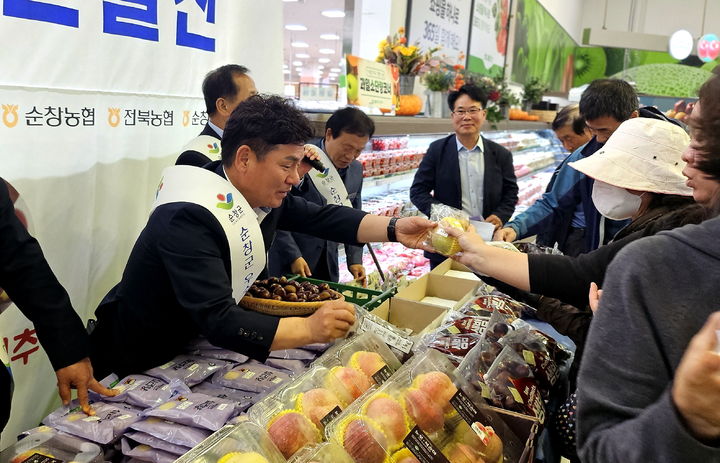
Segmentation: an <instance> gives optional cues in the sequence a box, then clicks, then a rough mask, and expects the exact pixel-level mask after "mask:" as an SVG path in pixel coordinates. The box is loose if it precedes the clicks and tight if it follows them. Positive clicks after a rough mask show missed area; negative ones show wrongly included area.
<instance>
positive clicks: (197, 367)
mask: <svg viewBox="0 0 720 463" xmlns="http://www.w3.org/2000/svg"><path fill="white" fill-rule="evenodd" d="M226 365H228V362H225V361H224V360H215V359H207V358H203V357H197V356H194V355H178V356H177V357H175V358H174V359H172V360H170V361H169V362H167V363H165V364H163V365H160V366H157V367H155V368H151V369H149V370H148V371H146V372H145V374H146V375H150V376H154V377H156V378H160V379H162V380H164V381H166V382H168V383H169V382H171V381H172V380H173V379H179V380H180V381H182V382H183V383H185V384H187V385H188V386H190V387H192V386H194V385H196V384H199V383H201V382H202V381H203V380H204V379H205V378H207V377H208V376H210V375H212V374H213V373H215V372H216V371H218V370H220V369H221V368H223V367H224V366H226Z"/></svg>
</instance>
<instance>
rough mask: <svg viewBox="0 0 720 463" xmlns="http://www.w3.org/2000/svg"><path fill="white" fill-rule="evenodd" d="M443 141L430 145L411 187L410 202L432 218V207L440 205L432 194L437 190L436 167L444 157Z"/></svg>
mask: <svg viewBox="0 0 720 463" xmlns="http://www.w3.org/2000/svg"><path fill="white" fill-rule="evenodd" d="M441 141H442V140H437V141H434V142H433V143H431V144H430V147H429V148H428V150H427V153H425V156H424V157H423V160H422V161H420V166H419V167H418V170H417V172H416V173H415V178H413V183H412V186H410V201H411V202H412V203H413V204H414V205H415V207H417V208H418V210H419V211H420V212H422V213H423V214H425V215H427V216H428V217H430V206H431V205H432V204H433V203H439V201H437V200H436V199H435V198H433V196H432V195H431V194H430V192H432V191H433V190H434V189H435V171H436V168H435V165H436V163H437V162H438V158H439V157H440V156H441V155H442V147H443V144H442V143H441Z"/></svg>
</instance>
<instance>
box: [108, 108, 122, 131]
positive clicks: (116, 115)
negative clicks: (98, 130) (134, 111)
mask: <svg viewBox="0 0 720 463" xmlns="http://www.w3.org/2000/svg"><path fill="white" fill-rule="evenodd" d="M108 124H110V127H117V126H118V125H120V108H108Z"/></svg>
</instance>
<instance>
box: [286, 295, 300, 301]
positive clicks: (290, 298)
mask: <svg viewBox="0 0 720 463" xmlns="http://www.w3.org/2000/svg"><path fill="white" fill-rule="evenodd" d="M285 299H286V300H287V301H288V302H298V297H297V294H296V293H288V294H287V296H286V297H285Z"/></svg>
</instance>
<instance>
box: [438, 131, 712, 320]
mask: <svg viewBox="0 0 720 463" xmlns="http://www.w3.org/2000/svg"><path fill="white" fill-rule="evenodd" d="M689 142H690V138H689V137H688V135H687V134H686V133H685V131H683V130H682V129H681V128H679V127H678V126H676V125H674V124H670V123H668V122H665V121H660V120H654V119H647V118H633V119H629V120H627V121H625V122H623V123H622V125H620V127H619V128H618V129H617V131H616V132H615V133H614V134H613V135H612V136H611V137H610V138H609V139H608V141H607V143H606V144H605V146H604V147H603V149H601V150H600V151H598V152H597V153H595V155H593V156H591V157H589V158H587V159H584V160H582V161H577V162H574V163H572V164H570V165H571V166H573V167H575V168H577V169H578V170H580V171H582V172H583V173H585V174H587V175H588V176H590V177H593V178H595V179H596V182H595V185H596V188H595V190H594V191H593V200H594V201H595V202H596V206H597V207H598V210H600V212H601V213H603V214H609V215H611V216H613V218H632V219H633V221H632V222H631V223H630V224H629V225H628V226H627V227H625V228H624V229H623V230H621V231H620V232H619V233H618V235H616V237H615V241H613V242H612V243H610V244H609V245H606V246H601V247H600V248H598V249H597V250H595V251H593V252H590V253H587V254H581V255H580V256H577V257H569V256H559V255H549V254H531V255H528V254H520V253H515V252H512V251H508V250H506V249H501V248H497V247H493V246H490V245H487V244H486V243H485V242H484V241H482V239H481V238H480V237H479V236H477V235H476V234H474V233H464V234H462V235H461V236H459V241H460V246H461V247H462V248H463V252H462V253H461V254H460V255H458V256H456V257H455V259H456V260H458V261H460V262H461V263H463V264H465V265H468V266H469V267H471V268H473V269H475V270H476V271H478V272H479V273H483V274H485V275H488V276H490V277H492V278H495V279H497V280H499V281H501V282H504V283H507V284H509V285H511V286H514V287H516V288H518V289H521V290H524V291H532V292H533V293H537V294H543V295H545V296H549V297H557V298H559V299H562V300H563V301H564V302H566V303H569V304H572V305H574V306H576V307H585V306H586V305H587V304H588V288H589V286H590V283H592V282H596V283H601V282H602V280H603V278H604V275H605V269H606V268H607V266H608V265H609V263H610V261H611V260H612V258H613V257H614V256H615V254H617V252H618V251H619V250H620V249H622V247H623V246H625V245H627V244H628V243H630V242H632V241H634V240H636V239H639V238H642V237H643V236H648V235H652V234H654V233H656V232H658V231H661V230H666V229H670V228H675V227H677V226H682V225H685V224H687V223H698V222H700V221H702V219H703V218H704V213H703V210H702V208H701V207H700V206H698V205H696V204H694V203H693V198H692V196H691V195H692V189H691V188H689V187H688V186H687V185H686V184H685V180H686V179H685V177H684V176H683V175H682V170H683V168H684V167H685V162H684V161H683V160H682V158H681V157H682V153H683V151H684V150H685V148H686V147H687V145H688V144H689ZM450 233H451V234H455V235H457V233H454V232H452V231H451V232H450Z"/></svg>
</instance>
